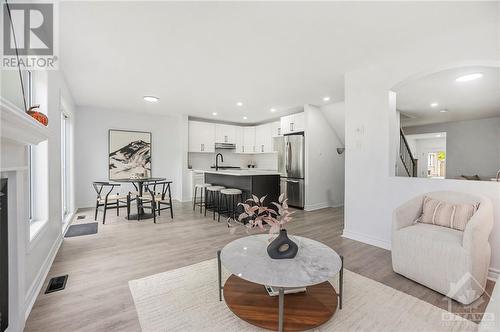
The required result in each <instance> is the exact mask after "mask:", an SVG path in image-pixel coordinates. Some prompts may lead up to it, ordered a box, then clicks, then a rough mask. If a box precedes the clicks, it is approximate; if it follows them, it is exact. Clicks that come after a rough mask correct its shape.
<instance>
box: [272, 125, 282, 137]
mask: <svg viewBox="0 0 500 332" xmlns="http://www.w3.org/2000/svg"><path fill="white" fill-rule="evenodd" d="M269 125H270V126H271V137H279V136H283V134H282V133H281V121H275V122H271V123H270V124H269Z"/></svg>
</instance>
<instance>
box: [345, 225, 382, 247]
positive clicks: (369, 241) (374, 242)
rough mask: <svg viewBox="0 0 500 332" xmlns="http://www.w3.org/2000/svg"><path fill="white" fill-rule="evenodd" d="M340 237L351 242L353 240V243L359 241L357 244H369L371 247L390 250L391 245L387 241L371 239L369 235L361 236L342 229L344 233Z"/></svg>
mask: <svg viewBox="0 0 500 332" xmlns="http://www.w3.org/2000/svg"><path fill="white" fill-rule="evenodd" d="M342 237H345V238H348V239H351V240H355V241H359V242H363V243H366V244H370V245H372V246H375V247H379V248H382V249H387V250H391V243H390V242H389V241H386V240H382V239H379V238H376V237H373V236H370V235H366V234H361V233H358V232H352V231H349V230H346V229H344V232H343V233H342Z"/></svg>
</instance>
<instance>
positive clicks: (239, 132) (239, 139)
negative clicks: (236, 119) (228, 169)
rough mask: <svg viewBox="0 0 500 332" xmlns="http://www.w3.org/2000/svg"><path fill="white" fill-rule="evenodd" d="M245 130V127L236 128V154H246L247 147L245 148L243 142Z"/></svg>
mask: <svg viewBox="0 0 500 332" xmlns="http://www.w3.org/2000/svg"><path fill="white" fill-rule="evenodd" d="M243 128H244V127H239V126H236V139H235V143H236V151H235V152H236V153H243V152H245V146H244V141H243Z"/></svg>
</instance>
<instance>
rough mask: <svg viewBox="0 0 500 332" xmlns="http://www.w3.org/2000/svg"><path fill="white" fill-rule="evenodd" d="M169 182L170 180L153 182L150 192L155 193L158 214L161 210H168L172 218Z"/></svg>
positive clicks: (172, 210)
mask: <svg viewBox="0 0 500 332" xmlns="http://www.w3.org/2000/svg"><path fill="white" fill-rule="evenodd" d="M171 184H172V181H159V182H155V183H154V184H153V190H152V192H153V193H155V200H156V203H157V211H158V215H160V213H161V211H162V210H170V218H172V219H174V208H173V206H172V191H171V189H170V185H171ZM157 189H158V191H157ZM148 190H149V189H148ZM167 195H168V196H167Z"/></svg>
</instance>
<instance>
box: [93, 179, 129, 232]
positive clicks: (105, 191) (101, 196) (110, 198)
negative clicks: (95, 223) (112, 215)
mask: <svg viewBox="0 0 500 332" xmlns="http://www.w3.org/2000/svg"><path fill="white" fill-rule="evenodd" d="M92 186H93V187H94V190H95V191H96V193H97V198H96V206H95V216H94V220H97V213H98V211H99V208H100V207H104V209H103V217H102V223H103V224H104V223H105V222H106V211H107V210H109V209H116V215H117V216H119V215H120V209H121V208H127V217H129V216H130V201H129V200H128V199H127V196H126V195H120V194H119V193H116V194H111V193H112V192H113V189H114V188H115V187H119V186H120V185H119V184H116V183H109V182H101V181H96V182H92Z"/></svg>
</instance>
